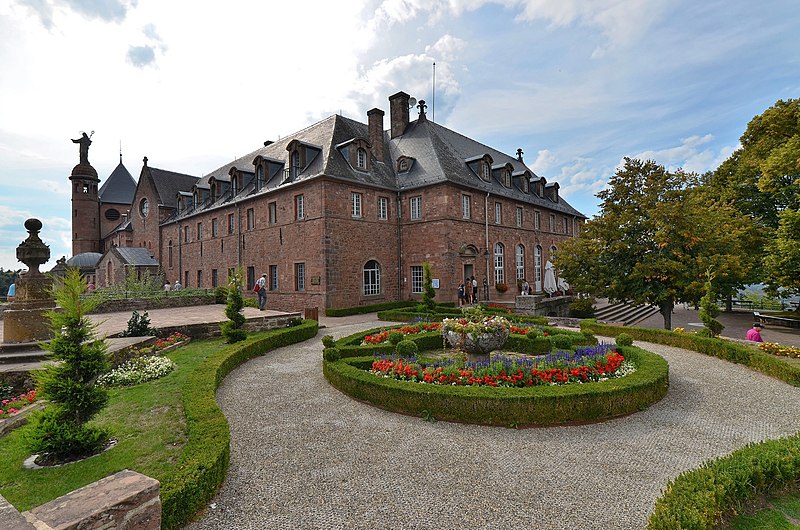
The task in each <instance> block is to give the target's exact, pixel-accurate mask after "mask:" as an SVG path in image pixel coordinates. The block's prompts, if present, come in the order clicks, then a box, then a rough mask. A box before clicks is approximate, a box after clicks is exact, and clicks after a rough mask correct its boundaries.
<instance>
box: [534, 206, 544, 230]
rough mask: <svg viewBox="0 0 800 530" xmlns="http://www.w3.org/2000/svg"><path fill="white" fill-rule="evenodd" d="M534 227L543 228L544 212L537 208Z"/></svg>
mask: <svg viewBox="0 0 800 530" xmlns="http://www.w3.org/2000/svg"><path fill="white" fill-rule="evenodd" d="M533 228H534V229H535V230H540V229H541V228H542V212H540V211H539V210H535V211H534V212H533Z"/></svg>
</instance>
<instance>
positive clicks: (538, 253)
mask: <svg viewBox="0 0 800 530" xmlns="http://www.w3.org/2000/svg"><path fill="white" fill-rule="evenodd" d="M533 280H534V281H535V282H536V292H540V291H541V290H542V246H541V245H536V248H534V249H533Z"/></svg>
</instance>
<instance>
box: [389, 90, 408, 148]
mask: <svg viewBox="0 0 800 530" xmlns="http://www.w3.org/2000/svg"><path fill="white" fill-rule="evenodd" d="M410 97H411V96H409V95H408V94H406V93H405V92H398V93H397V94H394V95H393V96H389V119H390V120H391V122H392V124H391V125H392V138H397V137H398V136H401V135H402V134H403V133H404V132H406V127H408V100H409V98H410Z"/></svg>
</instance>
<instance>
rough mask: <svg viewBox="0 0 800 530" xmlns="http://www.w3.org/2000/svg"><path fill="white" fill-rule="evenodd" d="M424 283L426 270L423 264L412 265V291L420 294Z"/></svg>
mask: <svg viewBox="0 0 800 530" xmlns="http://www.w3.org/2000/svg"><path fill="white" fill-rule="evenodd" d="M423 285H424V271H423V269H422V265H412V266H411V293H412V294H419V293H421V292H422V288H423Z"/></svg>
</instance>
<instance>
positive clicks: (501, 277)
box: [494, 243, 506, 285]
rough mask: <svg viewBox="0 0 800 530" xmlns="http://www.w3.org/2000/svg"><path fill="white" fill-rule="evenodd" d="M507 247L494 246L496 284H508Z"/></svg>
mask: <svg viewBox="0 0 800 530" xmlns="http://www.w3.org/2000/svg"><path fill="white" fill-rule="evenodd" d="M504 254H505V247H503V244H502V243H495V244H494V283H495V285H497V284H498V283H506V274H505V256H504Z"/></svg>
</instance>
